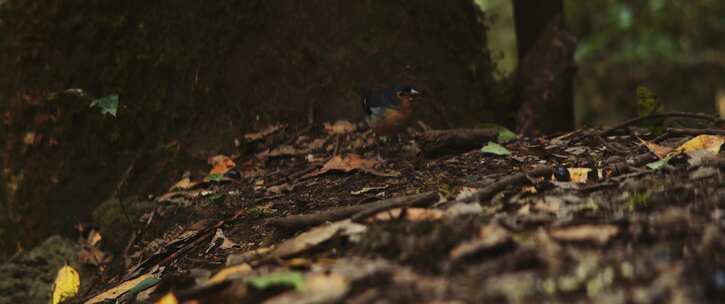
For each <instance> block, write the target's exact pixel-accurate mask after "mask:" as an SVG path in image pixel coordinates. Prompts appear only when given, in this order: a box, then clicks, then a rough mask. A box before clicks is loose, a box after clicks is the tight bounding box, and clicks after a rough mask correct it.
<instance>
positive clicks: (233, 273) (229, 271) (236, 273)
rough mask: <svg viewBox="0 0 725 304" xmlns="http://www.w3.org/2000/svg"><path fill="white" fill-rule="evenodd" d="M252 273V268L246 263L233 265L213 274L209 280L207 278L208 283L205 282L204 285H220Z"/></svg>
mask: <svg viewBox="0 0 725 304" xmlns="http://www.w3.org/2000/svg"><path fill="white" fill-rule="evenodd" d="M250 272H252V266H249V264H247V263H242V264H239V265H234V266H231V267H227V268H224V269H222V270H220V271H219V272H217V273H216V274H214V275H213V276H212V277H211V278H209V280H208V281H206V285H212V284H217V283H221V282H224V281H227V280H230V279H237V278H239V277H241V276H243V275H246V274H248V273H250Z"/></svg>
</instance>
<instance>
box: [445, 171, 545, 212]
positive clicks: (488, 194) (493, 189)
mask: <svg viewBox="0 0 725 304" xmlns="http://www.w3.org/2000/svg"><path fill="white" fill-rule="evenodd" d="M552 174H554V169H553V168H552V167H550V166H542V167H537V168H534V169H533V170H530V171H526V172H521V173H518V174H514V175H511V176H509V177H505V178H503V179H501V180H499V181H497V182H495V183H493V184H490V185H488V186H487V187H486V188H483V189H481V190H478V191H476V192H474V193H473V194H472V195H471V196H468V197H466V198H464V199H461V200H459V202H463V203H470V202H474V201H478V202H479V203H483V202H484V201H487V200H489V199H490V198H492V197H493V196H495V195H496V194H497V193H499V192H501V190H503V189H505V188H506V187H507V186H510V185H517V184H523V183H526V182H528V181H529V177H532V176H534V177H542V176H551V175H552Z"/></svg>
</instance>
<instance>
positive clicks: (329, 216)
mask: <svg viewBox="0 0 725 304" xmlns="http://www.w3.org/2000/svg"><path fill="white" fill-rule="evenodd" d="M436 201H438V194H437V193H436V192H433V191H431V192H426V193H421V194H414V195H408V196H401V197H394V198H391V199H386V200H381V201H377V202H374V203H369V204H365V205H356V206H347V207H339V208H333V209H328V210H325V211H321V212H317V213H313V214H302V215H290V216H286V217H276V218H271V219H269V220H267V225H271V226H274V227H277V228H282V229H287V230H299V229H303V228H307V227H311V226H317V225H321V224H323V223H325V222H334V221H339V220H342V219H346V218H349V217H354V219H359V218H362V217H364V216H365V214H368V213H370V212H372V213H377V212H380V211H384V210H387V209H392V208H398V207H424V206H429V205H431V204H433V203H435V202H436Z"/></svg>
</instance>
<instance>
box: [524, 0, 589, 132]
mask: <svg viewBox="0 0 725 304" xmlns="http://www.w3.org/2000/svg"><path fill="white" fill-rule="evenodd" d="M562 16H563V5H562V1H561V0H557V1H525V0H515V1H514V18H515V23H516V41H517V43H518V55H519V67H518V70H517V78H516V88H517V90H516V96H515V98H514V99H515V102H514V105H515V106H518V109H517V111H518V114H517V118H516V124H517V131H518V132H519V133H521V134H524V135H529V136H535V135H540V134H542V133H544V134H546V133H553V132H560V131H567V130H571V129H573V128H574V100H573V86H572V82H573V79H574V72H575V65H574V49H575V48H576V39H575V38H574V37H573V36H572V35H570V34H569V33H568V32H567V31H566V30H565V28H564V22H563V18H562Z"/></svg>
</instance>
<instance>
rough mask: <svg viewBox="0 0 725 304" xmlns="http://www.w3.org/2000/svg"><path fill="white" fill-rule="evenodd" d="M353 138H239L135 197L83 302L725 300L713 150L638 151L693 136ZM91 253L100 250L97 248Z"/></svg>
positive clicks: (721, 193) (722, 204) (336, 128)
mask: <svg viewBox="0 0 725 304" xmlns="http://www.w3.org/2000/svg"><path fill="white" fill-rule="evenodd" d="M359 129H360V128H359V126H356V125H348V124H344V123H340V124H335V125H329V126H328V128H327V129H326V131H324V130H317V131H316V132H315V131H312V130H310V129H304V130H302V131H294V132H293V131H291V130H286V129H285V128H284V127H281V128H278V129H275V128H270V129H267V130H263V131H261V132H259V133H255V134H249V135H248V136H247V137H246V138H245V139H243V140H241V141H240V142H239V148H240V151H241V152H240V153H239V154H236V155H229V156H228V157H227V156H219V157H216V158H213V159H210V164H211V165H212V166H213V168H212V170H211V171H210V172H208V173H207V172H191V173H190V174H188V175H187V176H188V179H185V180H182V181H180V182H179V183H178V184H177V185H176V186H175V187H172V188H174V189H170V191H169V192H168V193H165V194H164V193H160V194H158V195H156V196H152V197H149V201H148V202H138V203H137V204H140V205H144V204H145V206H147V208H146V209H145V211H144V212H142V213H141V214H142V216H140V218H139V219H138V221H136V223H135V230H134V229H132V231H123V232H119V231H116V233H120V234H122V235H126V236H128V234H131V233H132V232H133V233H132V234H131V235H132V236H131V240H130V241H129V242H128V244H127V246H125V248H124V249H125V250H124V251H123V253H122V254H120V256H119V255H117V256H116V259H115V261H117V262H118V261H123V263H116V264H114V263H109V262H108V261H106V262H97V263H94V262H88V261H89V260H88V259H86V265H85V266H84V269H85V270H86V273H89V274H87V275H85V277H84V274H83V273H82V277H83V278H84V282H83V288H82V289H81V293H80V295H79V296H78V297H77V300H78V301H81V302H84V301H85V302H86V303H93V302H95V301H99V300H100V299H104V298H105V299H113V298H116V297H118V296H119V295H120V294H124V295H123V296H121V299H123V300H124V301H132V300H136V301H139V302H142V303H154V302H156V301H161V300H159V298H160V297H162V296H164V295H166V298H165V299H164V300H167V301H170V299H171V297H172V296H170V295H168V294H169V293H171V294H173V297H174V298H175V300H176V301H178V302H179V303H182V302H185V303H257V302H265V303H323V302H325V303H336V302H345V303H348V302H349V303H482V302H486V303H542V302H551V303H558V302H566V303H570V302H595V303H662V302H666V303H716V302H721V301H722V300H723V299H725V262H724V261H723V253H725V241H723V239H722V237H721V234H722V233H723V228H725V225H724V224H723V216H725V214H724V213H723V208H725V187H723V185H724V184H725V178H723V168H725V165H724V164H725V162H723V153H722V152H720V153H719V154H717V152H715V153H713V155H714V156H713V155H711V156H710V157H707V158H703V159H699V157H696V156H692V155H690V156H688V155H685V154H680V155H676V156H673V157H671V159H669V162H668V163H667V164H665V165H664V166H662V167H660V168H657V169H656V170H655V169H652V168H648V167H647V164H651V163H652V162H654V161H656V160H657V157H656V156H655V155H654V154H653V153H651V152H649V150H648V148H647V146H646V145H645V144H643V143H648V144H654V143H658V144H659V147H671V148H674V147H678V146H680V145H681V144H682V143H684V142H686V141H687V140H688V139H691V138H693V137H694V135H695V134H697V133H698V132H691V133H692V135H688V134H684V133H683V132H680V131H677V130H671V131H672V132H668V133H665V135H664V136H660V137H658V138H654V136H648V134H646V132H645V131H644V130H642V129H636V128H621V129H618V130H611V131H608V130H605V131H602V130H596V129H582V130H577V131H575V132H571V133H568V134H559V135H558V136H551V137H542V138H519V139H516V140H513V141H510V142H508V143H505V144H502V146H504V147H506V148H507V149H508V151H510V155H494V154H491V153H483V152H481V151H480V148H476V149H472V150H471V149H468V151H455V150H456V149H453V150H454V151H452V150H445V151H444V150H438V149H439V148H440V145H439V146H435V145H426V144H427V143H426V140H427V139H426V137H425V134H424V133H422V131H413V132H411V133H410V134H406V135H403V136H402V138H396V137H393V138H385V139H381V138H377V137H376V136H375V135H374V134H371V133H370V132H369V131H363V130H359ZM643 132H644V133H643ZM701 132H703V133H708V132H709V133H715V134H720V133H722V132H723V129H712V130H704V131H701ZM685 133H686V132H685ZM499 134H500V133H499ZM715 138H718V137H715ZM720 138H722V137H720ZM494 141H495V139H494ZM428 144H429V143H428ZM431 146H435V147H436V148H434V150H426V149H427V148H426V147H431ZM480 146H483V145H480ZM441 151H444V152H441ZM715 151H717V150H715ZM675 154H677V153H675ZM696 158H697V160H696ZM576 168H580V169H576ZM581 168H586V169H581ZM577 170H578V171H577ZM587 170H590V171H589V172H588V173H587V172H586V171H587ZM345 171H349V172H345ZM581 172H584V173H583V175H582V174H580V173H581ZM552 173H554V174H553V175H554V177H553V178H552ZM582 178H586V180H582ZM86 228H87V230H88V229H90V230H91V231H92V232H91V233H95V232H93V229H91V228H88V227H86ZM101 231H102V232H103V231H104V230H103V227H101ZM114 237H115V236H113V234H112V233H110V235H104V239H107V238H114ZM85 248H86V250H88V251H90V252H95V253H96V254H98V253H99V252H101V254H102V251H103V243H102V242H101V244H100V245H98V244H86V247H85ZM95 256H96V257H98V255H95ZM101 260H102V259H101ZM95 261H98V259H96V260H95ZM94 264H95V265H94ZM99 267H100V269H102V270H103V271H98V269H99ZM88 269H91V270H92V271H87V270H88ZM93 269H95V270H94V271H93ZM139 278H143V279H144V280H150V278H153V280H151V281H150V282H152V284H147V285H148V286H144V287H143V288H141V287H139V286H137V285H141V284H140V283H139V281H138V280H140V279H139ZM134 280H136V281H134ZM124 282H126V283H125V284H122V283H124ZM129 282H130V283H129ZM260 282H262V283H260ZM118 286H120V287H118ZM134 286H136V288H135V289H134V288H131V287H134ZM114 287H115V288H117V289H116V292H115V293H113V292H110V293H109V291H112V290H113V288H114ZM118 288H120V289H118ZM129 289H130V290H129ZM118 290H121V291H118ZM160 303H174V302H160Z"/></svg>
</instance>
